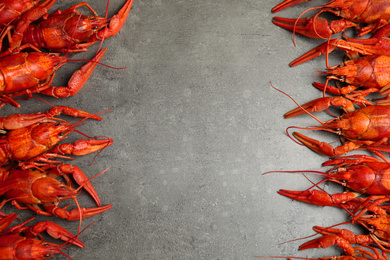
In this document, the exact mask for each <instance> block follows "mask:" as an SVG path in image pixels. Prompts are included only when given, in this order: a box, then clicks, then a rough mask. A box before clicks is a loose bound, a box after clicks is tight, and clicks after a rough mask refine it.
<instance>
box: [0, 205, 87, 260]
mask: <svg viewBox="0 0 390 260" xmlns="http://www.w3.org/2000/svg"><path fill="white" fill-rule="evenodd" d="M16 217H17V216H16V214H15V213H12V214H10V215H9V216H7V217H5V218H3V219H1V220H0V255H1V257H2V259H13V260H22V259H48V258H50V257H51V256H53V255H55V254H61V255H64V256H66V257H68V256H67V255H66V254H65V253H63V252H61V250H62V249H64V245H57V244H55V243H50V242H46V241H44V240H43V238H42V236H41V235H40V233H42V232H43V231H46V232H47V233H48V234H49V235H50V236H51V237H53V238H56V239H62V240H64V241H66V242H67V243H70V244H73V245H76V246H78V247H82V248H83V247H85V245H84V243H83V242H81V241H80V240H79V239H78V238H77V237H76V236H74V235H73V234H72V233H70V232H69V231H68V230H66V229H65V228H63V227H61V226H59V225H57V224H55V223H53V222H51V221H45V222H38V223H36V224H35V225H33V226H24V225H25V224H26V223H27V222H29V221H31V220H32V219H29V220H27V221H25V222H23V223H22V224H19V225H17V226H13V227H10V228H8V229H7V227H9V225H11V223H12V222H13V221H14V220H15V219H16ZM5 229H7V230H5ZM36 237H38V238H39V239H37V238H36ZM68 258H69V257H68Z"/></svg>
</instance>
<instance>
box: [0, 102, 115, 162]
mask: <svg viewBox="0 0 390 260" xmlns="http://www.w3.org/2000/svg"><path fill="white" fill-rule="evenodd" d="M57 108H58V107H57ZM55 109H56V108H54V110H55ZM50 111H51V112H53V111H52V110H49V112H48V113H47V114H48V115H49V117H47V116H44V117H42V114H43V113H42V114H41V113H38V114H35V116H36V115H38V119H33V120H32V121H38V123H33V124H31V121H29V122H28V124H29V125H28V126H26V127H22V128H18V129H14V130H10V131H8V132H7V133H6V134H4V135H2V136H0V165H7V164H11V163H13V162H20V161H29V162H30V163H31V164H34V162H36V161H47V159H48V158H53V157H61V155H63V154H73V155H84V154H89V153H92V152H95V151H97V150H100V149H102V148H105V147H107V146H109V145H111V144H112V143H113V141H112V139H105V140H93V139H92V140H86V139H81V140H79V141H76V142H75V144H59V145H57V144H58V143H59V142H60V141H61V140H64V139H66V137H67V135H68V134H69V133H71V132H73V131H74V127H75V126H76V125H77V124H78V123H76V124H73V125H70V124H69V122H66V121H65V122H53V121H54V120H53V119H52V117H51V115H50ZM61 111H64V110H61ZM68 112H69V111H68ZM56 113H57V112H56ZM70 114H71V115H74V116H84V117H87V118H88V117H91V118H94V119H97V120H101V118H100V117H97V116H92V115H91V114H89V113H86V112H83V111H80V110H73V109H72V110H71V111H70ZM35 116H34V114H33V116H32V117H35ZM11 117H12V116H11ZM16 117H17V120H16V124H18V123H19V122H20V121H19V120H18V117H19V116H16ZM22 117H23V116H22ZM26 117H27V118H28V119H29V116H26ZM6 121H7V120H6ZM9 121H14V120H9ZM45 121H46V122H45ZM56 145H57V146H56ZM48 151H50V153H47V152H48Z"/></svg>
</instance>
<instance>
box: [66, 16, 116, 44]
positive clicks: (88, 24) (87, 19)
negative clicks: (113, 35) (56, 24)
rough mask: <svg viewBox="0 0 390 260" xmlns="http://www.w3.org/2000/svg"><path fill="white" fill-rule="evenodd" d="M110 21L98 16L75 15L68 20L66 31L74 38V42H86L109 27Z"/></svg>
mask: <svg viewBox="0 0 390 260" xmlns="http://www.w3.org/2000/svg"><path fill="white" fill-rule="evenodd" d="M109 20H110V19H108V18H101V17H97V16H93V15H90V16H86V15H81V16H80V15H74V16H73V17H72V18H70V19H68V20H67V22H66V25H65V31H66V32H67V34H68V35H71V36H72V40H73V41H78V42H81V41H84V40H86V39H88V38H89V37H90V36H92V35H93V34H94V33H95V32H96V31H98V30H100V29H102V28H103V27H104V26H106V25H108V22H109Z"/></svg>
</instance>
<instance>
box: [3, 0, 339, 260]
mask: <svg viewBox="0 0 390 260" xmlns="http://www.w3.org/2000/svg"><path fill="white" fill-rule="evenodd" d="M87 2H88V3H89V4H91V6H93V7H94V8H95V9H96V11H97V12H98V13H99V14H101V16H104V12H105V8H106V1H99V2H98V1H91V0H87ZM124 2H125V1H124V0H110V6H109V16H112V15H113V14H114V13H115V12H117V11H118V10H119V8H120V7H121V6H122V4H123V3H124ZM278 2H279V0H278V1H274V0H242V1H222V0H213V1H193V0H186V1H182V0H172V1H166V0H134V4H133V8H132V10H131V13H130V16H129V18H128V21H127V23H126V25H125V26H124V28H123V29H122V31H121V32H120V33H119V34H118V35H117V36H115V37H114V38H111V39H108V40H106V41H104V43H103V46H104V47H106V48H108V51H107V54H106V55H105V57H104V58H103V59H102V62H103V63H105V64H108V65H111V66H115V67H128V68H127V69H126V70H114V69H110V68H107V67H103V66H98V67H97V69H96V71H95V73H94V74H93V75H92V77H91V78H90V80H89V81H88V82H87V84H86V86H85V87H84V89H82V91H80V93H79V94H78V95H77V96H75V97H72V98H68V99H64V100H56V99H53V98H46V100H48V101H49V102H52V103H53V104H56V105H67V106H71V107H75V108H79V109H83V110H87V111H89V112H93V113H95V112H99V111H105V110H109V109H112V110H113V111H112V112H108V113H105V114H103V115H102V116H103V118H104V120H103V121H101V122H94V121H87V122H86V123H85V124H84V125H83V126H81V127H79V128H78V129H79V130H80V131H82V132H83V133H85V134H87V135H89V136H108V137H111V138H113V139H114V141H115V143H114V145H112V146H111V147H109V148H107V149H105V150H104V151H103V152H102V153H101V154H100V155H99V156H98V157H97V159H96V161H95V163H94V164H93V165H91V166H90V164H91V163H92V161H93V155H88V156H83V157H80V158H77V159H76V160H74V161H73V162H72V163H73V164H77V165H78V166H79V167H80V168H81V169H82V170H84V171H85V172H86V174H87V175H88V176H90V177H92V176H94V175H95V174H97V173H99V172H101V171H102V170H104V169H106V168H107V167H109V168H110V169H109V171H108V172H106V173H105V174H104V175H102V176H100V177H99V178H97V179H94V180H93V184H94V186H95V188H96V190H97V192H98V193H99V194H100V196H101V199H102V203H103V204H109V203H113V204H114V206H113V208H112V209H111V210H110V211H108V212H106V213H103V214H101V215H99V216H96V217H93V218H89V219H86V220H84V221H83V222H82V226H83V227H86V226H87V225H88V224H89V223H92V222H93V221H96V222H95V223H94V224H93V225H91V226H90V227H89V228H88V229H87V230H85V231H84V232H83V233H82V234H81V235H80V239H81V240H82V241H84V242H85V244H86V248H84V249H79V248H76V247H74V246H71V247H69V251H67V252H66V253H67V254H68V255H69V256H70V257H72V258H73V259H253V257H254V256H256V255H263V256H264V255H283V256H302V257H320V256H331V255H335V254H336V255H339V254H340V251H339V250H337V249H327V250H319V249H318V250H308V251H305V252H298V251H297V248H298V246H299V245H300V244H301V243H303V241H295V242H289V243H284V244H281V245H278V244H279V243H283V242H286V241H288V240H292V239H296V238H301V237H305V236H308V235H311V234H313V231H312V229H311V228H312V226H314V225H321V226H330V225H333V224H336V223H339V222H342V221H346V220H347V217H346V216H345V214H344V213H343V212H341V211H340V210H338V209H324V208H321V207H314V206H309V205H305V204H302V203H299V202H292V201H291V200H289V199H287V198H284V197H281V196H279V195H278V194H277V193H276V191H277V190H278V189H281V188H285V189H295V190H303V189H305V188H307V187H309V186H310V185H311V184H310V183H309V182H308V181H307V180H306V179H305V178H304V177H303V176H302V175H300V174H282V173H275V174H270V175H266V176H262V173H264V172H267V171H272V170H319V169H320V164H321V163H322V162H323V161H325V160H326V158H325V157H323V156H319V155H317V154H315V153H313V152H311V151H310V150H308V149H306V148H304V147H301V146H299V145H297V144H296V143H294V142H293V141H292V140H290V139H289V138H288V136H287V135H286V133H285V129H286V128H287V127H288V126H291V125H296V126H307V125H315V124H316V122H315V121H314V120H313V119H312V118H310V117H308V116H301V117H297V118H293V119H289V120H285V119H283V117H282V115H283V114H284V113H285V112H286V111H288V110H290V109H292V108H294V107H295V105H294V104H293V102H292V101H291V100H289V98H287V97H286V96H284V95H282V94H281V93H279V92H277V91H276V90H274V89H273V88H271V86H270V81H272V83H273V85H274V86H276V87H278V88H280V89H282V90H284V91H286V92H287V93H289V94H291V95H292V96H293V97H294V98H296V99H297V101H298V102H300V103H303V102H307V101H309V100H311V99H314V98H317V97H319V96H320V95H321V93H320V92H319V91H317V90H315V89H314V88H313V87H312V86H311V83H312V82H313V81H314V80H315V79H316V80H319V81H321V80H322V79H321V78H315V76H316V71H315V68H317V69H320V70H322V69H324V68H325V60H324V59H322V58H318V59H316V60H314V61H312V62H308V63H306V64H303V65H301V66H299V67H296V68H289V67H288V63H289V62H290V61H291V60H293V59H294V58H296V57H298V56H299V55H301V54H303V53H304V52H306V51H308V50H309V49H311V48H313V47H315V46H317V45H318V44H319V43H321V42H322V41H321V40H312V39H307V38H304V37H299V36H297V47H294V46H293V42H292V34H291V33H290V32H288V31H285V30H283V29H280V28H278V27H276V26H274V25H273V24H272V23H271V19H272V17H273V16H274V15H273V14H272V13H271V8H272V7H273V6H274V5H275V4H276V3H278ZM75 3H77V1H73V0H72V1H61V0H58V1H57V3H56V5H55V7H54V8H53V10H54V9H57V8H60V9H66V8H67V6H69V5H70V4H75ZM321 3H323V2H321V1H316V2H315V3H305V4H301V5H299V6H295V7H291V8H289V9H286V10H284V11H282V12H280V13H278V14H277V15H279V16H283V17H297V16H298V15H299V14H300V13H301V12H302V11H304V10H306V9H307V8H308V7H311V6H317V5H319V4H321ZM84 12H85V13H88V11H87V10H84ZM96 50H97V46H93V47H92V48H90V49H89V51H88V52H87V53H80V54H77V55H75V56H74V57H73V58H75V59H76V58H86V59H90V58H91V57H93V55H94V53H95V51H96ZM82 64H84V63H83V62H70V63H69V64H67V65H66V66H64V67H62V68H61V69H60V70H58V73H57V76H56V79H55V82H54V84H56V85H60V84H66V81H67V80H68V79H69V77H70V75H71V74H72V72H73V71H74V70H76V69H78V68H79V67H80V66H81V65H82ZM21 104H22V106H23V107H22V109H20V110H17V109H15V108H12V107H7V108H5V109H3V110H2V113H3V114H4V115H5V114H9V113H15V112H37V111H44V110H47V109H48V108H50V107H49V106H48V105H46V104H44V103H42V102H40V101H37V100H28V101H21ZM319 117H320V118H321V119H323V120H325V119H328V118H330V117H329V116H328V115H327V114H325V113H324V114H320V115H319ZM67 119H68V118H67ZM70 120H73V119H70ZM73 121H76V120H73ZM306 134H308V135H310V136H312V137H317V138H320V139H321V140H332V141H335V143H337V137H335V136H332V135H330V134H324V133H314V132H306ZM78 138H82V136H81V135H79V134H77V133H74V134H72V135H71V136H70V137H69V140H71V141H74V140H76V139H78ZM311 179H312V180H313V181H315V180H319V179H320V178H318V177H315V176H311ZM325 188H326V189H327V190H329V191H330V192H335V191H341V189H340V188H339V187H337V186H334V185H329V184H326V185H325ZM79 203H80V204H81V206H86V207H93V206H94V203H93V202H92V200H91V199H90V198H89V197H88V196H87V195H86V194H84V193H83V194H82V195H81V196H80V198H79ZM5 210H6V211H7V212H11V211H13V210H14V209H13V208H12V207H7V208H6V209H5ZM21 214H22V215H21V216H23V219H25V218H26V217H28V216H30V215H29V214H30V213H28V212H27V211H24V212H23V213H21ZM44 219H50V220H54V221H56V222H57V223H59V224H61V225H63V226H64V227H66V228H68V229H69V230H71V231H72V232H74V233H76V232H77V227H78V222H77V221H76V222H67V221H61V220H55V219H53V218H43V217H38V218H37V219H36V221H40V220H44ZM305 241H306V240H305ZM55 259H65V257H63V256H59V257H56V258H55Z"/></svg>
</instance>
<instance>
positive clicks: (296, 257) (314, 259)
mask: <svg viewBox="0 0 390 260" xmlns="http://www.w3.org/2000/svg"><path fill="white" fill-rule="evenodd" d="M255 257H259V258H287V259H307V260H318V259H317V258H310V257H299V256H269V255H268V256H255Z"/></svg>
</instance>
